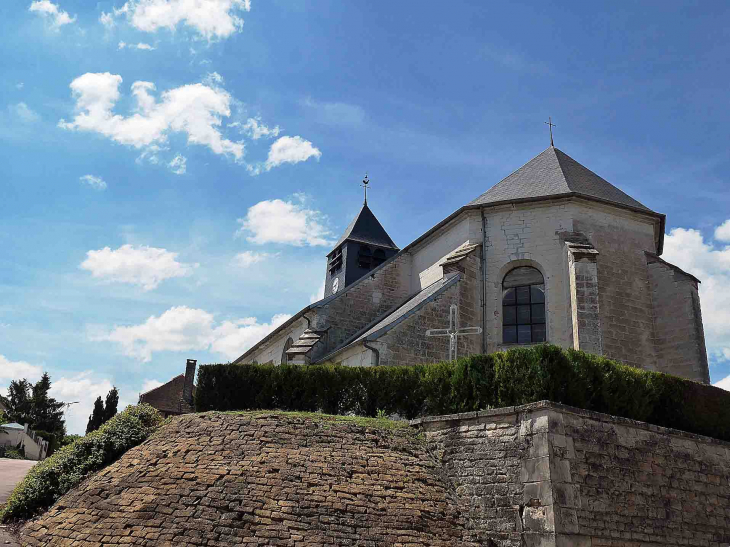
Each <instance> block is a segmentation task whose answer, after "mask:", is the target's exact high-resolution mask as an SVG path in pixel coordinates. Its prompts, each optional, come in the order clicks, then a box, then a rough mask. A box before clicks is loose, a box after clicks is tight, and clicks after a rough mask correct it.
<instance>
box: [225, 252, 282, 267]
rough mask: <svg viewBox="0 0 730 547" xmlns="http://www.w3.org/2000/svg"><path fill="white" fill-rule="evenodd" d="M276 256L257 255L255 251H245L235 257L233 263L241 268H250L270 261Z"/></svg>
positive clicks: (267, 254)
mask: <svg viewBox="0 0 730 547" xmlns="http://www.w3.org/2000/svg"><path fill="white" fill-rule="evenodd" d="M273 256H276V255H275V254H271V253H257V252H254V251H243V252H242V253H238V254H237V255H236V256H235V257H233V263H234V264H235V265H236V266H238V267H240V268H249V267H251V266H253V265H254V264H258V263H259V262H263V261H264V260H268V259H269V258H271V257H273Z"/></svg>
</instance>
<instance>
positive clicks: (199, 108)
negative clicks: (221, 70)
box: [58, 72, 244, 160]
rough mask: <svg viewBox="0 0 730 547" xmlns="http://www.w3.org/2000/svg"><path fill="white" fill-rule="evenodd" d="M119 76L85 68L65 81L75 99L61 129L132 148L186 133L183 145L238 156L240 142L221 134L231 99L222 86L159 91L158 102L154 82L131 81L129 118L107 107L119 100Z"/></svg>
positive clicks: (200, 84)
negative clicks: (133, 108)
mask: <svg viewBox="0 0 730 547" xmlns="http://www.w3.org/2000/svg"><path fill="white" fill-rule="evenodd" d="M121 83H122V77H121V76H119V75H117V74H110V73H109V72H105V73H91V72H88V73H86V74H84V75H82V76H79V77H78V78H76V79H75V80H74V81H73V82H71V84H70V87H71V90H72V93H73V96H74V97H75V99H76V110H77V113H76V116H75V117H74V119H73V120H72V121H70V122H66V121H65V120H61V121H60V122H59V123H58V125H59V127H61V128H64V129H73V130H78V131H91V132H95V133H100V134H101V135H104V136H106V137H108V138H110V139H112V140H114V141H116V142H118V143H121V144H125V145H128V146H133V147H135V148H149V147H158V148H157V149H159V146H160V145H161V144H164V143H166V142H167V138H168V135H169V134H170V133H175V132H180V133H185V134H187V138H188V144H200V145H204V146H207V147H209V148H210V149H211V150H212V151H213V152H215V153H216V154H224V155H231V156H233V157H234V158H235V159H236V160H241V159H242V158H243V153H244V152H243V150H244V146H243V143H242V142H233V141H230V140H228V139H226V138H224V137H223V136H222V135H221V132H220V130H219V128H220V125H221V119H222V118H223V117H228V116H230V114H231V110H230V109H231V102H232V98H231V96H230V95H229V94H228V92H226V91H225V90H224V89H221V88H218V87H210V86H207V85H204V84H202V83H197V84H189V85H184V86H181V87H176V88H174V89H170V90H168V91H164V92H163V93H161V95H160V100H158V99H157V98H156V97H154V96H153V95H152V92H154V91H155V89H156V88H155V85H154V84H153V83H151V82H142V81H137V82H134V83H133V84H132V87H131V89H132V95H133V96H134V98H135V100H136V104H137V108H136V111H135V112H134V114H132V115H130V116H126V117H125V116H121V115H119V114H114V113H113V112H112V108H113V107H114V105H115V104H116V103H117V101H118V100H119V98H120V93H119V85H120V84H121Z"/></svg>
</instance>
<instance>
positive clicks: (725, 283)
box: [663, 222, 730, 361]
mask: <svg viewBox="0 0 730 547" xmlns="http://www.w3.org/2000/svg"><path fill="white" fill-rule="evenodd" d="M727 224H728V223H727V222H725V223H724V224H723V225H722V226H720V227H718V229H717V230H716V231H715V234H716V238H717V234H718V232H719V235H720V237H723V234H724V227H725V226H726V225H727ZM663 258H664V259H665V260H667V261H669V262H671V263H672V264H676V265H677V266H679V267H680V268H682V269H683V270H685V271H687V272H689V273H691V274H692V275H694V276H695V277H697V278H698V279H699V280H700V281H701V282H702V283H701V284H700V300H701V304H702V320H703V323H704V328H705V339H706V343H707V350H708V353H709V354H710V355H711V356H712V357H713V358H715V359H717V360H722V361H725V360H728V361H730V330H729V329H728V325H730V292H728V290H727V288H728V287H730V245H725V246H720V245H718V246H716V245H715V244H714V243H712V242H711V241H708V242H705V241H704V239H703V237H702V234H701V233H700V232H699V231H698V230H692V229H685V228H674V229H673V230H671V232H670V233H669V234H668V235H666V237H665V239H664V255H663Z"/></svg>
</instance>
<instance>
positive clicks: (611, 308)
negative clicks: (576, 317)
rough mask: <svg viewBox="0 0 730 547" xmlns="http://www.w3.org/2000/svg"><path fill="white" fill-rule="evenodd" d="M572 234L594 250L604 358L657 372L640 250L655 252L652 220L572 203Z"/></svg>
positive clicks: (646, 277)
mask: <svg viewBox="0 0 730 547" xmlns="http://www.w3.org/2000/svg"><path fill="white" fill-rule="evenodd" d="M573 230H574V231H575V232H581V233H583V234H585V235H586V236H587V237H588V239H589V240H590V241H591V243H592V244H593V246H594V247H595V248H596V250H598V252H599V255H598V259H597V264H598V293H599V298H598V303H599V308H600V317H601V330H602V338H603V355H604V356H606V357H608V358H610V359H617V360H619V361H622V362H624V363H627V364H629V365H632V366H636V367H640V368H644V369H648V370H657V361H656V353H655V348H654V313H653V308H652V297H651V287H650V285H649V273H648V270H647V267H646V259H645V257H644V251H650V252H653V251H655V250H656V249H655V242H654V219H651V218H648V217H643V216H641V215H639V214H638V213H632V212H630V211H626V212H624V211H622V210H620V209H617V208H615V207H608V206H603V205H600V204H593V203H588V202H582V203H581V204H580V205H578V204H576V205H575V220H574V228H573Z"/></svg>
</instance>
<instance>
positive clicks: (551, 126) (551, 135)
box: [543, 116, 557, 148]
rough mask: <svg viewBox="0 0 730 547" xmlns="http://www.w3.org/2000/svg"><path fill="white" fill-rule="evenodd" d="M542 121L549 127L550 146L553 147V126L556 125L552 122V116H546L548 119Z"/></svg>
mask: <svg viewBox="0 0 730 547" xmlns="http://www.w3.org/2000/svg"><path fill="white" fill-rule="evenodd" d="M543 123H544V124H545V125H547V126H549V127H550V146H552V147H553V148H555V145H554V144H553V127H557V126H556V125H555V124H554V123H553V118H552V116H548V121H546V122H543Z"/></svg>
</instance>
